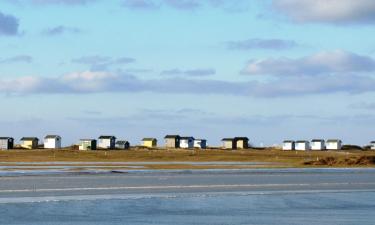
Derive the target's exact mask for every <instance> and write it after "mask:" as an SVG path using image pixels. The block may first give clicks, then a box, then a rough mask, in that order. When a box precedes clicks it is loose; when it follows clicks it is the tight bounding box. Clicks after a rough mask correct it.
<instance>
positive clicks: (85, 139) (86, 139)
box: [79, 138, 96, 141]
mask: <svg viewBox="0 0 375 225" xmlns="http://www.w3.org/2000/svg"><path fill="white" fill-rule="evenodd" d="M79 140H80V141H96V140H95V139H90V138H83V139H79Z"/></svg>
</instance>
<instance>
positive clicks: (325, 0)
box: [272, 0, 375, 24]
mask: <svg viewBox="0 0 375 225" xmlns="http://www.w3.org/2000/svg"><path fill="white" fill-rule="evenodd" d="M272 5H273V8H274V9H276V10H277V11H279V12H281V13H283V14H284V15H286V16H287V17H289V18H291V19H292V20H293V21H295V22H301V23H304V22H320V23H332V24H366V23H367V24H368V23H374V22H375V1H373V0H273V2H272Z"/></svg>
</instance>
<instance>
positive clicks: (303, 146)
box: [296, 140, 310, 151]
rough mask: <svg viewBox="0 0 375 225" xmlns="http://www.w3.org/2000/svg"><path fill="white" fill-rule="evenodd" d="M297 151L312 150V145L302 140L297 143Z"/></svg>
mask: <svg viewBox="0 0 375 225" xmlns="http://www.w3.org/2000/svg"><path fill="white" fill-rule="evenodd" d="M296 150H298V151H307V150H310V144H309V142H308V141H305V140H301V141H296Z"/></svg>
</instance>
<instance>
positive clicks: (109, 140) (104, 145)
mask: <svg viewBox="0 0 375 225" xmlns="http://www.w3.org/2000/svg"><path fill="white" fill-rule="evenodd" d="M115 147H116V137H115V136H110V135H107V136H106V135H102V136H100V137H99V138H98V148H100V149H115Z"/></svg>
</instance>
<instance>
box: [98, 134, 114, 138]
mask: <svg viewBox="0 0 375 225" xmlns="http://www.w3.org/2000/svg"><path fill="white" fill-rule="evenodd" d="M112 138H114V139H116V137H115V136H110V135H102V136H100V137H99V139H112Z"/></svg>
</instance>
